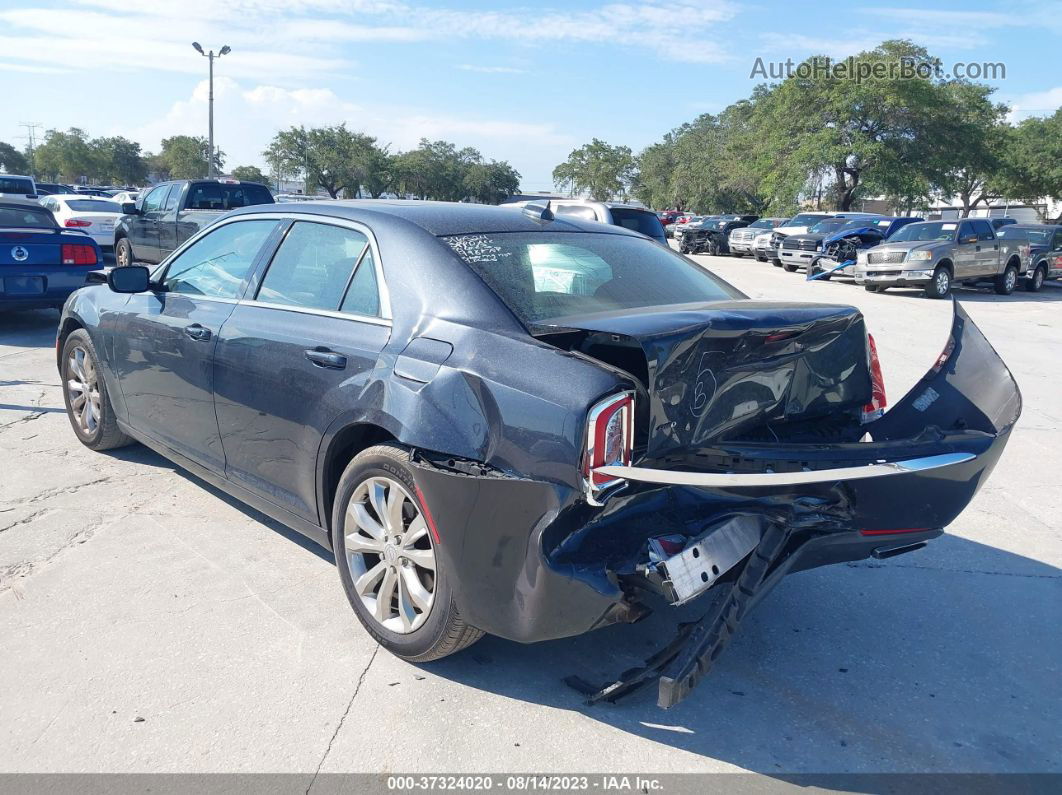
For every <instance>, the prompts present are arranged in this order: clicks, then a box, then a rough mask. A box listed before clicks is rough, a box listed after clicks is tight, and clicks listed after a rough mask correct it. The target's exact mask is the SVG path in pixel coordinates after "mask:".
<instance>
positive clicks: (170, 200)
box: [114, 179, 274, 266]
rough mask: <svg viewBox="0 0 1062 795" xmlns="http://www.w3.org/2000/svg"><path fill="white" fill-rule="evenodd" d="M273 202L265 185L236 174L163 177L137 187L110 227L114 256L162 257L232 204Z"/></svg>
mask: <svg viewBox="0 0 1062 795" xmlns="http://www.w3.org/2000/svg"><path fill="white" fill-rule="evenodd" d="M255 204H274V201H273V194H271V193H270V192H269V188H267V187H266V186H265V185H260V184H259V183H257V182H241V181H240V180H236V179H196V180H187V179H185V180H177V181H175V182H163V183H161V184H159V185H156V186H155V187H154V188H151V189H150V190H145V191H143V192H141V194H140V197H139V198H138V199H137V200H136V203H135V204H126V205H123V206H122V211H123V212H124V213H126V215H124V216H123V217H122V218H121V219H120V220H119V221H118V223H117V224H115V227H114V259H115V262H116V263H117V264H118V265H120V266H125V265H132V264H133V263H134V262H152V263H154V262H162V260H163V259H165V258H166V256H167V255H168V254H169V253H170V252H171V251H173V250H174V249H175V248H177V247H178V246H180V245H181V244H182V243H183V242H184V241H185V240H187V239H188V238H190V237H192V235H194V234H195V233H196V232H198V231H199V230H200V229H203V228H205V227H207V226H209V225H210V224H212V223H214V221H216V220H217V219H218V218H219V217H220V216H221V215H223V214H224V213H226V212H228V211H229V210H234V209H236V208H238V207H248V206H251V205H255Z"/></svg>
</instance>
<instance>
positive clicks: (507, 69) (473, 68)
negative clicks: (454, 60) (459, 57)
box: [457, 63, 527, 75]
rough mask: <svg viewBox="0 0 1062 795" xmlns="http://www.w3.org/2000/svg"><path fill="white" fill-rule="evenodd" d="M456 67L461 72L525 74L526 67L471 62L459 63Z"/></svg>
mask: <svg viewBox="0 0 1062 795" xmlns="http://www.w3.org/2000/svg"><path fill="white" fill-rule="evenodd" d="M457 68H458V69H460V70H461V71H463V72H480V73H481V74H485V75H526V74H527V70H526V69H517V68H516V67H514V66H478V65H476V64H471V63H463V64H459V65H458V67H457Z"/></svg>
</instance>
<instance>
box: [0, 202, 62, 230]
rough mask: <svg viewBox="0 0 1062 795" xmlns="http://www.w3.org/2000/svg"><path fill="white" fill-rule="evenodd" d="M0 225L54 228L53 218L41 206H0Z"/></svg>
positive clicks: (20, 227)
mask: <svg viewBox="0 0 1062 795" xmlns="http://www.w3.org/2000/svg"><path fill="white" fill-rule="evenodd" d="M0 227H8V228H11V227H15V228H16V229H55V228H56V223H55V219H54V218H52V214H51V213H50V212H48V211H47V210H45V209H44V208H43V207H41V208H37V207H11V206H5V207H0Z"/></svg>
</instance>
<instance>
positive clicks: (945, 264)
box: [935, 257, 955, 279]
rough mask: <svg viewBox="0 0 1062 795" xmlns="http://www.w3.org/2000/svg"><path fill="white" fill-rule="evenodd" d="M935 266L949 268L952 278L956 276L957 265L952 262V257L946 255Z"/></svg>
mask: <svg viewBox="0 0 1062 795" xmlns="http://www.w3.org/2000/svg"><path fill="white" fill-rule="evenodd" d="M935 267H936V268H947V269H948V273H949V274H950V275H951V278H953V279H954V278H955V265H954V264H952V261H951V259H950V258H948V257H944V258H943V259H942V260H939V261H938V262H937V264H936V266H935Z"/></svg>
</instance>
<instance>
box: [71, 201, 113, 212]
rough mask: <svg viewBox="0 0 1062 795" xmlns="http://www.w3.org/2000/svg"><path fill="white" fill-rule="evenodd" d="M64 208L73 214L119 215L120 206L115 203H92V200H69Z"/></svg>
mask: <svg viewBox="0 0 1062 795" xmlns="http://www.w3.org/2000/svg"><path fill="white" fill-rule="evenodd" d="M66 206H67V207H69V208H70V209H71V210H73V211H74V212H75V213H120V212H121V211H122V206H121V205H120V204H118V203H117V202H107V201H98V202H97V201H92V199H71V200H70V201H68V202H67V203H66Z"/></svg>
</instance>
